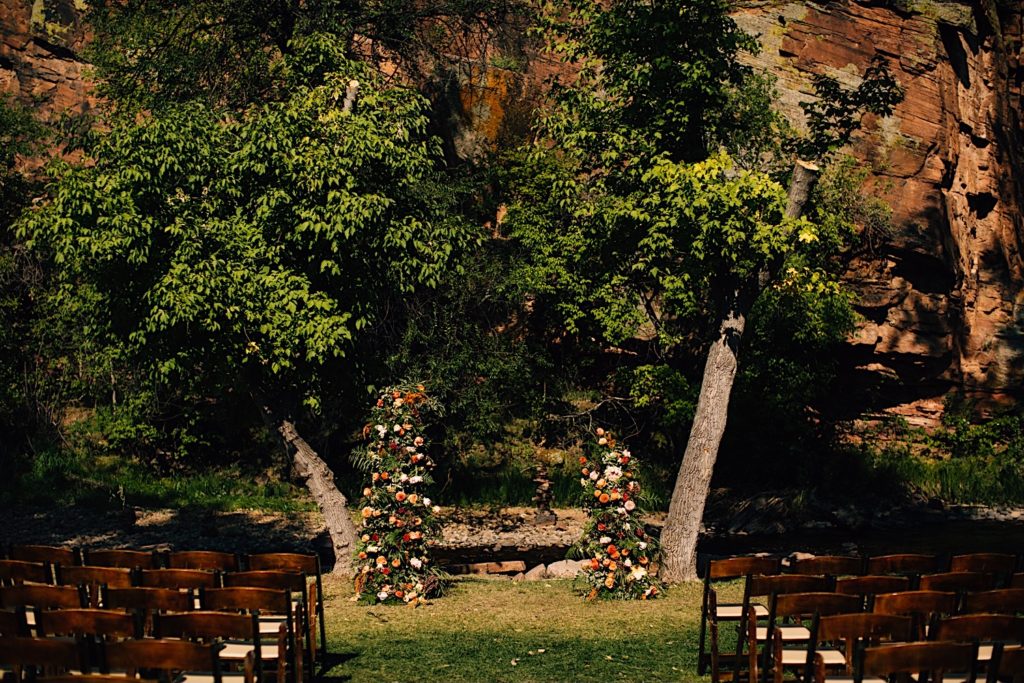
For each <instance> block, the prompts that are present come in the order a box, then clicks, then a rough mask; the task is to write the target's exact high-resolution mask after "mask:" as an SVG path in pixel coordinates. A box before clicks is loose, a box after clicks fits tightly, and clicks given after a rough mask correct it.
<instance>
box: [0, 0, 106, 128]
mask: <svg viewBox="0 0 1024 683" xmlns="http://www.w3.org/2000/svg"><path fill="white" fill-rule="evenodd" d="M83 8H84V5H83V4H82V2H81V0H77V1H76V0H35V1H34V2H27V1H26V0H0V93H2V94H6V95H10V96H14V97H15V98H17V99H18V100H19V101H21V102H23V103H25V104H27V105H30V106H32V107H33V108H34V109H35V110H36V111H37V112H38V114H39V116H40V118H42V119H45V120H47V121H55V120H57V119H58V118H59V117H61V116H62V115H65V114H81V113H84V112H86V111H88V110H89V109H90V108H92V107H93V106H94V105H95V100H94V99H93V98H92V96H91V95H90V93H89V84H88V82H87V81H86V79H85V73H84V72H85V69H86V67H87V66H88V65H87V64H86V63H85V62H83V61H82V60H81V59H80V58H79V57H78V51H79V50H80V49H81V47H82V43H83V41H84V39H85V35H84V31H83V30H82V27H81V23H80V17H81V11H82V9H83Z"/></svg>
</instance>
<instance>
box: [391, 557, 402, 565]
mask: <svg viewBox="0 0 1024 683" xmlns="http://www.w3.org/2000/svg"><path fill="white" fill-rule="evenodd" d="M391 566H392V567H401V566H402V561H401V560H400V559H398V558H397V557H396V558H395V559H393V560H391Z"/></svg>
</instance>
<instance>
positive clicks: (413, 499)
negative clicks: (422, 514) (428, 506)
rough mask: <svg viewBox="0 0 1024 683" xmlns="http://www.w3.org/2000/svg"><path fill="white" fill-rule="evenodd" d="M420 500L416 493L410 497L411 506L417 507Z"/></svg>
mask: <svg viewBox="0 0 1024 683" xmlns="http://www.w3.org/2000/svg"><path fill="white" fill-rule="evenodd" d="M419 499H420V497H419V496H417V495H416V494H415V493H413V494H412V495H410V496H409V503H410V504H411V505H415V504H416V501H418V500H419Z"/></svg>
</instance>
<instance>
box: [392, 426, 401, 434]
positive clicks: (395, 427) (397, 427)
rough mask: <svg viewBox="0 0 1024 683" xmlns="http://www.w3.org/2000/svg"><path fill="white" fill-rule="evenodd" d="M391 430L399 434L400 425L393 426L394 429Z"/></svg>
mask: <svg viewBox="0 0 1024 683" xmlns="http://www.w3.org/2000/svg"><path fill="white" fill-rule="evenodd" d="M392 429H393V430H395V431H396V432H400V431H402V425H395V426H394V427H392Z"/></svg>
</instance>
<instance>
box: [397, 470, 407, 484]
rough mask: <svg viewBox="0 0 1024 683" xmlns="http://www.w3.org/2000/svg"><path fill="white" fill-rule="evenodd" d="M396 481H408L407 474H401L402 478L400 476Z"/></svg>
mask: <svg viewBox="0 0 1024 683" xmlns="http://www.w3.org/2000/svg"><path fill="white" fill-rule="evenodd" d="M398 481H402V482H405V481H409V475H408V474H405V473H404V472H403V473H402V476H400V477H399V478H398Z"/></svg>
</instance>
